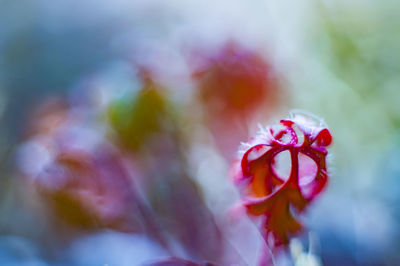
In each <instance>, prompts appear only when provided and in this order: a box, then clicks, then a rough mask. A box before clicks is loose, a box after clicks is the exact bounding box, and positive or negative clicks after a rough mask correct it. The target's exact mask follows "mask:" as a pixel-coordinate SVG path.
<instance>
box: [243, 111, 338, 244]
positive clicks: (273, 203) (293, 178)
mask: <svg viewBox="0 0 400 266" xmlns="http://www.w3.org/2000/svg"><path fill="white" fill-rule="evenodd" d="M331 142H332V136H331V134H330V132H329V130H328V129H327V128H326V126H325V125H324V123H323V122H322V121H321V120H320V119H319V118H317V117H314V116H312V115H309V114H305V113H303V112H293V113H292V114H291V116H290V118H289V119H286V120H281V121H280V125H279V126H277V127H268V128H266V129H262V130H261V132H260V133H259V135H258V136H257V137H256V138H254V139H252V140H251V141H250V142H249V143H248V144H244V145H246V148H245V151H244V154H243V157H242V160H241V163H240V165H238V171H237V172H236V175H235V182H236V184H237V185H238V186H239V187H240V188H241V192H242V201H243V204H244V206H245V207H246V209H247V211H248V213H249V214H252V215H256V216H262V217H263V218H264V219H263V229H262V231H263V232H264V237H265V239H266V240H267V238H268V237H269V236H270V235H272V236H273V242H274V245H275V246H278V245H282V244H283V245H286V244H288V242H289V237H290V235H291V234H294V233H297V232H299V231H300V230H301V228H302V226H301V224H300V223H299V222H298V221H297V220H296V219H295V218H294V217H293V214H292V212H293V211H292V210H296V211H297V212H302V211H303V210H304V209H305V207H306V206H307V205H308V204H309V203H310V202H311V201H312V200H313V199H314V197H315V196H316V195H317V194H319V193H320V192H321V191H322V190H323V189H324V187H325V185H326V182H327V179H328V174H327V169H326V156H327V150H326V148H325V147H327V146H328V145H330V144H331ZM284 151H288V152H289V154H290V161H291V169H290V173H289V176H288V177H287V178H286V179H285V177H284V176H282V174H279V173H278V172H279V170H282V169H279V165H278V159H279V157H277V155H278V154H280V153H282V152H284Z"/></svg>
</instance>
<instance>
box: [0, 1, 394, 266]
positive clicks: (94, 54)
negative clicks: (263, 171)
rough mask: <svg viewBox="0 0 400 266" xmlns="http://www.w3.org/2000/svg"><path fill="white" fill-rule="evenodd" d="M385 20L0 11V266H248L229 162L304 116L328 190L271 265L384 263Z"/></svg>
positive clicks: (387, 170) (344, 15)
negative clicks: (317, 134)
mask: <svg viewBox="0 0 400 266" xmlns="http://www.w3.org/2000/svg"><path fill="white" fill-rule="evenodd" d="M399 7H400V3H399V2H398V1H395V0H387V1H377V0H368V1H361V0H355V1H344V0H339V1H328V0H326V1H323V0H301V1H288V0H281V1H276V0H257V1H251V2H250V1H227V0H222V1H218V2H216V1H210V0H207V1H177V0H175V1H161V0H149V1H127V0H114V1H105V0H97V1H91V0H89V1H77V0H71V1H51V0H33V1H32V0H29V1H28V0H22V1H12V0H0V121H1V127H0V264H1V265H105V264H107V265H150V264H151V263H153V262H154V261H157V260H162V259H165V258H170V257H179V258H182V259H186V260H190V261H194V262H196V263H205V262H212V263H215V264H217V265H257V263H258V261H259V258H260V256H261V255H260V252H262V248H260V245H261V242H262V238H261V236H260V234H259V232H258V230H257V228H256V226H255V225H254V224H253V223H252V222H251V221H250V220H249V219H248V218H247V217H246V216H245V215H240V214H239V215H238V214H236V213H235V211H234V206H235V204H236V203H237V201H238V199H239V195H238V192H237V189H236V188H235V187H234V185H233V184H232V182H231V180H230V177H229V176H230V175H229V172H230V165H231V164H232V162H233V161H234V160H235V159H237V150H238V147H239V145H240V143H241V142H245V141H247V140H248V139H249V138H250V137H251V136H253V135H254V134H255V133H256V132H257V130H258V127H257V124H258V123H260V124H262V125H267V124H269V123H275V122H276V121H279V119H281V118H284V117H286V116H287V115H288V113H289V110H291V109H303V110H307V111H310V112H312V113H314V114H316V115H318V116H319V117H322V118H323V119H324V120H325V121H326V123H327V124H328V126H329V128H330V129H331V132H332V135H333V138H334V144H333V146H332V147H331V148H330V149H329V152H330V154H331V158H330V164H329V171H330V182H329V185H328V188H327V189H326V191H325V192H324V193H322V194H321V195H320V196H319V197H318V198H317V199H316V200H315V202H313V204H312V205H311V206H310V207H309V209H308V210H307V212H306V213H305V214H303V215H302V216H301V221H302V222H303V223H304V225H305V227H306V230H305V232H304V233H303V234H302V235H300V236H299V238H298V239H296V242H295V243H294V244H293V245H292V253H290V252H286V253H283V254H281V255H280V256H278V257H277V258H276V263H277V264H278V265H311V262H310V261H311V260H304V256H301V255H302V254H303V255H307V256H308V255H310V256H311V255H312V263H315V264H312V265H399V264H400V254H399V253H398V250H400V240H399V239H400V227H399V225H400V224H399V222H400V208H399V206H400V205H399V204H400V152H399V150H400V105H399V103H398V102H399V100H400V90H399V87H400V75H399V73H400V32H399V30H400V17H399V16H398V14H399V12H400V8H399ZM232 208H233V209H232ZM171 265H174V263H172V264H171ZM175 265H179V264H178V262H175Z"/></svg>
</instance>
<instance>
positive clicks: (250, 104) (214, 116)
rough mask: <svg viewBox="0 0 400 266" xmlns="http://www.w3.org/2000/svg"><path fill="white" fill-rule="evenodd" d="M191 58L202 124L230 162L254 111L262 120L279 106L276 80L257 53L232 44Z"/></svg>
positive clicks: (245, 136)
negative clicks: (260, 112) (202, 119)
mask: <svg viewBox="0 0 400 266" xmlns="http://www.w3.org/2000/svg"><path fill="white" fill-rule="evenodd" d="M193 58H194V59H193V60H192V62H191V63H192V65H195V67H194V69H195V70H194V74H193V78H194V80H195V82H196V86H197V96H198V98H199V99H200V102H201V104H202V106H203V107H204V114H205V120H206V122H207V124H208V126H209V128H210V130H211V132H212V134H213V135H214V137H215V138H216V143H217V145H218V146H219V148H220V149H221V150H222V151H223V153H224V155H225V156H226V157H228V158H229V157H231V155H232V154H234V153H235V152H234V150H233V149H232V147H234V143H237V142H238V140H240V139H243V138H247V137H248V135H247V132H248V130H247V126H248V124H249V123H250V122H251V120H252V119H254V115H255V114H256V111H260V110H261V109H262V111H263V116H264V117H265V116H266V115H268V114H270V113H271V112H273V111H274V110H275V107H276V106H277V105H278V104H279V103H280V97H279V96H280V95H279V93H280V92H281V90H280V88H279V86H278V82H277V78H276V76H275V75H274V71H273V68H272V66H271V65H270V64H269V62H268V61H267V60H266V58H265V57H264V56H263V55H262V54H261V53H260V51H257V50H255V49H250V48H247V47H245V46H243V45H241V44H239V43H238V42H234V41H230V42H227V43H226V44H225V45H224V46H223V47H222V48H221V49H219V50H218V51H217V52H216V53H211V52H209V51H207V52H200V53H197V54H196V55H195V56H193ZM229 159H233V158H229Z"/></svg>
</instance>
